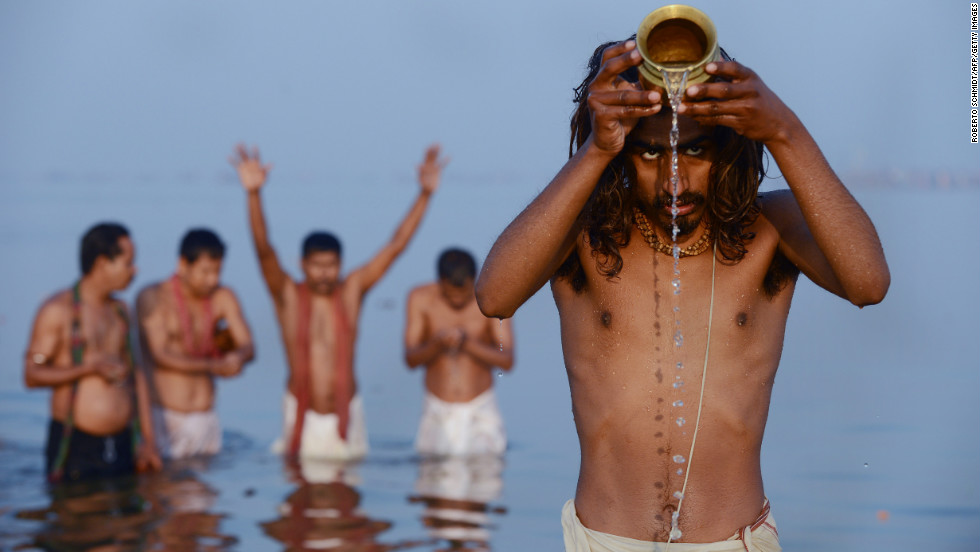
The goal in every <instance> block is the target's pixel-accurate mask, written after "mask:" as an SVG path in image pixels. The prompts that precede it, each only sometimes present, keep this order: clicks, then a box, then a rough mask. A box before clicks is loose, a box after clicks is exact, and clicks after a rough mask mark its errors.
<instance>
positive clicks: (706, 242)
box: [633, 207, 711, 257]
mask: <svg viewBox="0 0 980 552" xmlns="http://www.w3.org/2000/svg"><path fill="white" fill-rule="evenodd" d="M633 220H634V222H636V227H637V228H638V229H639V230H640V234H642V235H643V239H644V240H645V241H646V242H647V245H649V246H650V247H652V248H653V250H654V251H659V252H661V253H663V254H664V255H668V256H670V257H673V256H674V247H673V246H671V245H667V244H665V243H663V242H661V241H660V239H659V238H657V233H656V232H654V230H653V228H652V227H651V226H650V220H649V219H647V217H646V215H644V214H643V211H640V209H639V207H633ZM710 246H711V232H708V231H707V230H705V231H704V233H702V234H701V237H700V238H698V239H697V241H695V242H694V243H692V244H691V245H689V246H687V247H685V248H684V249H681V250H680V256H681V257H694V256H695V255H700V254H701V253H704V252H705V251H707V250H708V248H709V247H710Z"/></svg>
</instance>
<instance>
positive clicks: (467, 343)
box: [405, 248, 514, 456]
mask: <svg viewBox="0 0 980 552" xmlns="http://www.w3.org/2000/svg"><path fill="white" fill-rule="evenodd" d="M437 274H438V278H439V279H438V281H437V282H433V283H430V284H426V285H423V286H419V287H417V288H415V289H413V290H412V291H411V293H409V296H408V320H407V323H406V325H405V362H406V363H408V366H409V368H415V367H417V366H419V365H423V366H425V401H424V403H423V407H422V408H423V411H422V421H421V423H420V424H419V431H418V435H417V437H416V440H415V448H416V449H417V450H418V451H419V453H420V454H424V455H435V456H463V455H478V454H503V452H504V450H506V448H507V437H506V434H505V432H504V425H503V420H502V419H501V417H500V412H499V411H498V409H497V399H496V397H494V394H493V368H494V367H499V368H501V369H502V370H510V369H511V367H512V366H513V362H514V350H513V334H512V331H511V323H510V320H504V321H502V322H500V321H497V320H491V319H489V318H487V317H486V316H484V315H483V313H481V312H480V308H479V307H478V306H477V304H476V297H475V296H474V294H473V280H474V278H476V262H475V261H474V260H473V256H472V255H470V254H469V253H467V252H466V251H463V250H461V249H455V248H453V249H447V250H446V251H444V252H443V253H442V254H441V255H440V256H439V261H438V263H437Z"/></svg>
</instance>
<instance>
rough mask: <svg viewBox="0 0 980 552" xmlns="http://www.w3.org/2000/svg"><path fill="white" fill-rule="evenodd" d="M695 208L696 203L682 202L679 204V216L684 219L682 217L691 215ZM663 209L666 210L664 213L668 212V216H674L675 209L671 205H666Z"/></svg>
mask: <svg viewBox="0 0 980 552" xmlns="http://www.w3.org/2000/svg"><path fill="white" fill-rule="evenodd" d="M694 206H695V205H694V203H681V202H677V216H679V217H682V216H684V215H686V214H689V213H690V212H691V211H693V210H694ZM663 209H664V211H666V212H667V214H668V215H673V214H674V213H673V211H672V209H673V207H672V206H671V204H670V203H668V204H667V205H664V207H663Z"/></svg>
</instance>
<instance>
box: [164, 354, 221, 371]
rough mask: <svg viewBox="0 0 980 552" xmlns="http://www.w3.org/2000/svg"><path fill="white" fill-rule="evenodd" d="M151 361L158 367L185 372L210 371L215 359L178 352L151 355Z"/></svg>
mask: <svg viewBox="0 0 980 552" xmlns="http://www.w3.org/2000/svg"><path fill="white" fill-rule="evenodd" d="M153 361H154V363H155V364H156V367H157V368H158V369H164V370H173V371H175V372H183V373H187V374H201V373H211V372H212V371H213V370H214V367H215V360H214V359H210V358H199V357H192V356H188V355H183V354H178V353H160V354H154V355H153Z"/></svg>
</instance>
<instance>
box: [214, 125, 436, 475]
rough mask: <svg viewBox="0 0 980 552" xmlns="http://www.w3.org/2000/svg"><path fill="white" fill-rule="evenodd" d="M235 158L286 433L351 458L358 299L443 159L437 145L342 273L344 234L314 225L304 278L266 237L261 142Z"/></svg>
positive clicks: (401, 240) (357, 439) (357, 441)
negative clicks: (283, 378) (364, 257)
mask: <svg viewBox="0 0 980 552" xmlns="http://www.w3.org/2000/svg"><path fill="white" fill-rule="evenodd" d="M232 164H233V165H234V166H235V168H236V169H237V171H238V176H239V178H240V180H241V182H242V187H243V188H244V189H245V191H246V194H247V196H248V216H249V223H250V225H251V228H252V238H253V240H254V242H255V251H256V254H257V255H258V257H259V264H260V266H261V268H262V276H263V278H264V279H265V283H266V286H268V288H269V293H270V295H272V300H273V303H274V304H275V308H276V316H277V317H278V320H279V328H280V331H281V332H282V340H283V345H284V348H285V349H286V357H287V360H288V362H289V381H288V384H287V391H286V396H285V398H284V400H283V418H284V426H283V439H282V441H281V442H280V443H278V446H277V448H279V449H280V450H281V451H282V452H285V453H286V454H288V455H290V456H293V457H295V456H312V457H321V458H330V459H335V460H351V459H357V458H361V457H363V456H364V455H365V454H367V449H368V442H367V432H366V428H365V425H364V407H363V404H362V402H361V397H360V395H358V393H357V383H356V380H355V377H354V345H355V340H356V337H357V323H358V319H359V317H360V312H361V306H362V304H363V302H364V297H365V295H366V294H367V292H368V291H370V290H371V288H372V287H374V285H375V284H376V283H377V282H378V280H380V279H381V277H382V276H384V274H385V273H386V272H387V271H388V269H389V268H390V267H391V265H392V263H393V262H394V261H395V259H396V258H398V256H399V255H400V254H401V253H402V252H403V251H404V250H405V248H406V247H407V246H408V242H409V241H410V240H411V238H412V236H413V235H414V234H415V231H416V230H417V229H418V227H419V224H420V223H421V222H422V218H423V216H424V215H425V211H426V209H427V208H428V206H429V201H430V200H431V197H432V194H433V193H434V192H435V191H436V189H437V188H438V187H439V177H440V175H441V173H442V168H443V166H444V165H445V161H444V160H441V159H440V158H439V146H437V145H432V146H430V147H429V148H428V150H427V151H426V153H425V159H424V161H423V162H422V164H421V165H420V166H419V169H418V178H419V194H418V196H417V197H416V198H415V200H414V202H413V203H412V206H411V207H410V208H409V211H408V214H407V215H406V216H405V218H404V219H402V221H401V223H400V224H399V225H398V227H397V228H396V230H395V234H394V235H393V236H392V238H391V240H389V241H388V243H386V244H384V246H383V247H382V248H381V251H379V252H378V253H377V254H376V255H375V256H374V257H373V258H372V259H371V260H369V261H368V262H367V263H366V264H364V265H363V266H361V267H358V268H356V269H354V270H353V271H351V272H350V273H348V274H347V276H346V277H342V276H341V246H340V241H339V240H338V239H337V238H336V237H335V236H333V235H332V234H329V233H326V232H319V231H316V232H312V233H311V234H309V235H308V236H307V237H306V239H305V240H304V241H303V246H302V255H303V257H302V263H301V268H302V271H303V280H302V281H301V282H295V281H293V279H292V278H290V277H289V275H288V274H286V272H285V271H284V270H283V269H282V265H281V264H280V263H279V259H278V257H277V256H276V252H275V250H274V249H273V248H272V244H271V243H270V241H269V236H268V231H267V230H266V223H265V215H264V214H263V212H262V200H261V196H260V193H261V189H262V187H263V186H264V185H265V182H266V178H267V176H268V170H269V166H267V165H263V164H262V162H261V160H260V158H259V152H258V150H257V149H252V151H248V150H247V149H246V148H245V147H244V146H239V147H238V149H237V156H236V157H235V158H233V159H232Z"/></svg>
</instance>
